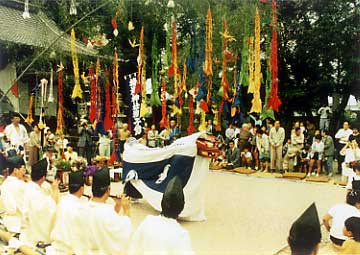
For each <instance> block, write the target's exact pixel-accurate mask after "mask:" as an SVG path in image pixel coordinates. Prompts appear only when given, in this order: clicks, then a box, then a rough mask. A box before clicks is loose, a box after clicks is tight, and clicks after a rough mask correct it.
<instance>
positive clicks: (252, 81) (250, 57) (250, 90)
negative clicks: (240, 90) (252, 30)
mask: <svg viewBox="0 0 360 255" xmlns="http://www.w3.org/2000/svg"><path fill="white" fill-rule="evenodd" d="M248 63H249V87H248V93H254V91H255V79H254V64H255V63H254V37H253V36H250V37H249V54H248Z"/></svg>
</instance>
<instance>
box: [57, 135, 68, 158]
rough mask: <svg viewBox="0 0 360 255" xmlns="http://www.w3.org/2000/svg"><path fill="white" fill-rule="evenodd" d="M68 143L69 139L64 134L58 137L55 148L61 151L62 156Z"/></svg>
mask: <svg viewBox="0 0 360 255" xmlns="http://www.w3.org/2000/svg"><path fill="white" fill-rule="evenodd" d="M68 143H69V140H68V139H66V138H65V135H64V134H61V135H60V137H59V138H58V139H57V141H56V144H55V148H56V150H57V151H58V152H59V153H60V156H61V155H63V153H64V152H65V150H66V148H67V145H68Z"/></svg>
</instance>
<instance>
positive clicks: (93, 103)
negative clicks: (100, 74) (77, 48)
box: [89, 65, 96, 123]
mask: <svg viewBox="0 0 360 255" xmlns="http://www.w3.org/2000/svg"><path fill="white" fill-rule="evenodd" d="M89 79H90V110H89V120H90V122H91V123H93V122H94V121H95V119H96V79H95V74H94V67H93V65H90V68H89Z"/></svg>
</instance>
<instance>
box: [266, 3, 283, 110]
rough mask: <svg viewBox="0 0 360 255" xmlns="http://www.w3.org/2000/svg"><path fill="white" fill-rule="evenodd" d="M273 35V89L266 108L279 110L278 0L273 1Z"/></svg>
mask: <svg viewBox="0 0 360 255" xmlns="http://www.w3.org/2000/svg"><path fill="white" fill-rule="evenodd" d="M272 13H273V17H272V36H271V55H270V70H271V90H270V95H269V100H268V103H267V106H266V108H267V109H270V108H272V109H273V110H274V111H276V112H278V111H279V107H280V105H281V100H280V98H279V96H278V83H279V80H278V54H277V50H278V49H277V45H278V42H277V30H276V20H277V15H276V0H273V1H272Z"/></svg>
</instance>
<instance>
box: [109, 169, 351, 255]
mask: <svg viewBox="0 0 360 255" xmlns="http://www.w3.org/2000/svg"><path fill="white" fill-rule="evenodd" d="M206 187H207V193H206V214H207V220H206V221H204V222H181V225H182V226H184V227H185V228H186V229H187V230H188V231H189V233H190V237H191V240H192V245H193V248H194V250H195V252H196V253H197V254H211V255H215V254H216V255H220V254H221V255H225V254H233V255H235V254H246V255H252V254H256V255H257V254H290V251H289V248H288V247H287V242H286V239H287V236H288V232H289V229H290V226H291V224H292V222H293V221H294V220H295V219H296V218H297V217H298V216H299V215H300V214H301V213H302V212H303V211H304V210H305V209H306V208H307V207H308V206H309V205H310V204H311V203H312V202H316V206H317V208H318V211H319V217H322V215H323V214H324V213H325V212H326V211H327V210H328V209H329V208H330V207H331V206H332V205H334V204H336V203H341V202H343V201H345V193H346V192H345V189H344V188H342V187H339V186H336V185H333V184H329V183H309V182H305V181H292V180H286V179H279V178H274V175H271V174H267V175H265V177H259V176H256V174H255V175H251V176H247V175H241V174H234V173H225V172H219V171H210V172H209V176H208V179H207V181H206ZM120 191H121V184H120V183H112V193H113V194H116V193H117V192H120ZM148 214H154V215H156V214H158V213H157V212H156V211H155V210H153V209H152V208H151V207H150V206H149V205H148V204H147V203H146V202H145V201H141V202H139V203H135V204H133V205H132V211H131V218H132V221H133V224H134V227H136V226H138V225H139V223H140V222H141V221H142V220H143V219H144V217H145V216H146V215H148ZM319 254H320V255H321V254H336V253H335V251H334V250H333V248H332V247H331V245H330V243H329V242H328V233H327V232H326V230H324V229H323V242H322V245H321V249H320V253H319Z"/></svg>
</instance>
